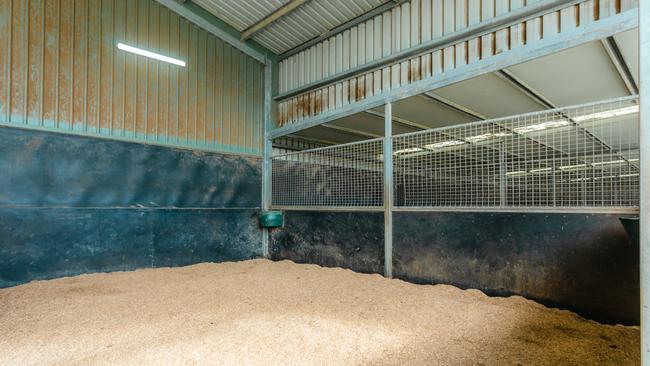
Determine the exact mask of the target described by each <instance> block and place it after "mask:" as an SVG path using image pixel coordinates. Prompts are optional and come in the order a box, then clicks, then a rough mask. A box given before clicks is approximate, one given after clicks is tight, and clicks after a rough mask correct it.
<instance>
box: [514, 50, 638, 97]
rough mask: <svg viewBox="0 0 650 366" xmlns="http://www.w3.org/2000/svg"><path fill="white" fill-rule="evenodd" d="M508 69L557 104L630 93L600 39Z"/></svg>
mask: <svg viewBox="0 0 650 366" xmlns="http://www.w3.org/2000/svg"><path fill="white" fill-rule="evenodd" d="M508 70H509V71H510V72H511V73H513V74H514V75H515V76H517V77H518V78H520V79H521V80H523V81H524V82H525V83H526V84H528V85H529V86H531V87H532V88H533V89H534V90H535V91H537V92H539V93H540V94H541V95H543V96H544V97H546V98H547V99H548V100H550V101H551V102H552V103H553V104H554V105H556V106H558V107H563V106H570V105H575V104H581V103H587V102H592V101H598V100H604V99H609V98H616V97H622V96H626V95H629V92H628V90H627V88H626V87H625V84H624V83H623V80H622V79H621V77H620V75H619V74H618V71H617V70H616V68H615V67H614V64H613V63H612V61H611V60H610V58H609V55H608V54H607V52H606V51H605V49H604V47H603V45H602V43H600V42H592V43H588V44H586V45H583V46H580V47H576V48H572V49H569V50H566V51H563V52H560V53H557V54H554V55H551V56H547V57H542V58H539V59H537V60H533V61H529V62H526V63H524V64H521V65H517V66H513V67H510V68H509V69H508Z"/></svg>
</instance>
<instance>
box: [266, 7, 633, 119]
mask: <svg viewBox="0 0 650 366" xmlns="http://www.w3.org/2000/svg"><path fill="white" fill-rule="evenodd" d="M539 1H544V0H411V1H408V2H405V3H404V4H402V5H400V6H397V7H395V8H393V9H392V10H390V11H387V12H385V13H383V14H382V15H379V16H376V17H375V18H373V19H370V20H368V21H366V22H364V23H361V24H359V25H357V26H354V27H352V28H350V29H348V30H345V31H344V32H343V33H339V34H337V35H336V36H333V37H331V38H329V39H328V40H325V41H323V42H322V43H319V44H317V45H315V46H313V47H311V48H309V49H306V50H304V51H302V52H300V53H297V54H295V55H293V56H291V57H289V58H287V59H285V60H283V61H281V62H280V65H279V68H280V80H279V87H280V93H284V92H288V91H291V90H294V89H296V88H299V87H301V86H304V85H308V84H310V83H313V82H316V81H319V80H322V79H325V78H327V77H330V76H332V75H336V74H339V73H341V72H344V71H346V70H349V69H353V68H355V67H357V66H360V65H363V64H365V63H368V62H370V61H373V60H376V59H379V58H382V57H386V56H388V55H391V54H393V53H396V52H399V51H403V50H405V49H408V48H411V47H413V46H416V45H418V44H420V43H422V42H426V41H430V40H435V39H436V38H440V37H442V36H445V35H448V34H451V33H454V32H457V31H460V30H462V29H464V28H467V27H469V26H472V25H475V24H478V23H480V22H484V21H487V20H489V19H491V18H494V17H496V16H500V15H503V14H506V13H508V12H510V11H514V10H517V9H520V8H521V7H524V6H526V5H529V4H532V3H534V2H539ZM637 4H638V0H588V1H584V2H582V3H580V4H579V5H575V6H570V7H567V8H566V9H562V10H561V11H557V12H552V13H549V14H548V15H545V16H543V17H539V18H536V19H532V20H529V21H527V22H522V23H521V24H518V25H514V26H512V27H508V28H505V29H503V30H499V31H497V32H493V33H491V34H487V35H485V36H482V37H477V38H475V39H471V40H469V41H465V42H460V43H458V44H455V45H453V46H450V47H447V48H445V49H442V50H436V51H434V52H430V53H427V54H424V55H421V56H418V57H414V58H411V59H408V60H404V61H403V62H399V63H395V64H393V65H391V66H387V67H384V68H382V69H380V70H376V71H372V72H366V73H364V74H361V75H359V76H358V77H353V78H349V79H346V80H344V81H342V82H338V83H335V84H330V85H329V86H325V87H322V88H318V89H315V90H312V91H309V92H306V93H303V94H301V95H298V96H296V97H292V98H289V99H286V100H283V101H281V103H280V104H279V106H278V110H279V115H278V124H279V125H280V126H283V125H286V124H290V123H293V122H295V121H299V120H301V119H303V118H306V117H310V116H314V115H318V114H320V113H322V112H324V111H327V110H332V109H335V108H339V107H341V106H344V105H346V104H349V103H353V102H355V101H357V100H361V99H364V98H366V97H370V96H373V95H376V94H380V93H382V92H385V91H388V90H390V89H394V88H397V87H400V86H403V85H406V84H409V83H411V82H414V81H417V80H421V79H424V78H430V77H440V76H441V74H443V73H444V72H445V71H449V70H452V69H455V68H457V67H459V66H462V65H466V64H471V63H474V62H477V61H479V60H483V59H485V58H487V57H490V56H493V55H497V54H500V53H502V52H505V51H508V50H511V49H515V48H518V47H522V46H524V45H526V44H528V43H532V42H535V41H538V40H540V39H543V38H547V37H549V36H552V35H554V34H557V33H560V32H568V31H572V30H573V29H575V28H577V27H579V26H582V25H585V24H587V23H589V22H593V21H597V20H599V19H603V18H606V17H609V16H611V15H615V14H617V13H619V12H621V11H625V10H627V9H631V8H634V7H636V6H637Z"/></svg>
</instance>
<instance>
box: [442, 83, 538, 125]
mask: <svg viewBox="0 0 650 366" xmlns="http://www.w3.org/2000/svg"><path fill="white" fill-rule="evenodd" d="M434 92H435V94H438V95H440V96H441V97H443V98H445V99H448V100H450V101H452V102H455V103H457V104H460V105H462V106H464V107H466V108H469V109H470V110H472V111H474V112H477V113H479V114H482V115H484V116H486V117H488V118H497V117H505V116H511V115H514V114H521V113H526V112H533V111H538V110H541V109H543V107H542V106H541V105H540V104H538V103H536V102H535V101H533V99H531V98H530V97H529V96H527V95H526V94H524V93H522V92H521V91H519V90H518V89H516V88H514V87H513V86H512V85H510V84H509V83H508V82H507V81H505V80H503V79H501V78H499V77H498V76H496V75H494V74H486V75H483V76H479V77H477V78H473V79H469V80H466V81H462V82H460V83H456V84H453V85H449V86H446V87H444V88H440V89H436V90H435V91H434Z"/></svg>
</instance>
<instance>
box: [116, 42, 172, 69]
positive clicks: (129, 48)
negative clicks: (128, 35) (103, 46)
mask: <svg viewBox="0 0 650 366" xmlns="http://www.w3.org/2000/svg"><path fill="white" fill-rule="evenodd" d="M117 48H119V49H120V50H122V51H126V52H131V53H135V54H136V55H140V56H144V57H149V58H153V59H156V60H159V61H164V62H168V63H170V64H174V65H178V66H181V67H185V61H182V60H178V59H175V58H171V57H168V56H164V55H161V54H159V53H155V52H151V51H147V50H143V49H141V48H137V47H133V46H129V45H128V44H124V43H118V44H117Z"/></svg>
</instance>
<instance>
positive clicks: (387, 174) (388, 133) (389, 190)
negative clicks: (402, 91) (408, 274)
mask: <svg viewBox="0 0 650 366" xmlns="http://www.w3.org/2000/svg"><path fill="white" fill-rule="evenodd" d="M392 136H393V106H392V104H391V103H390V102H388V103H386V105H385V106H384V275H385V276H386V277H393V137H392Z"/></svg>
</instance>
